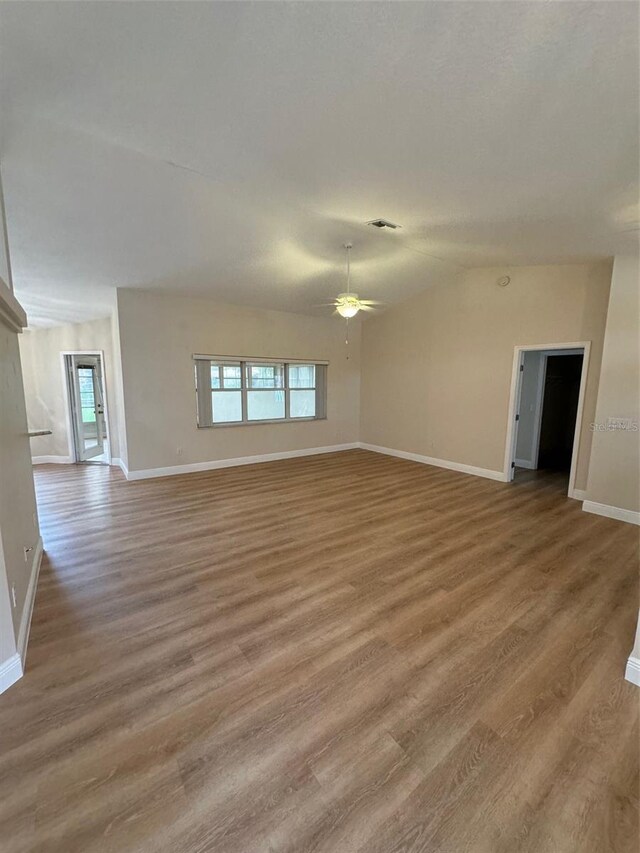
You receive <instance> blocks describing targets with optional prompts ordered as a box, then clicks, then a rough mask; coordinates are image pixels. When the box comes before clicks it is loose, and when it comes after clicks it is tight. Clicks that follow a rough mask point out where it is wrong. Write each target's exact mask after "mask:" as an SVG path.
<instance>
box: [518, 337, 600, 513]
mask: <svg viewBox="0 0 640 853" xmlns="http://www.w3.org/2000/svg"><path fill="white" fill-rule="evenodd" d="M588 362H589V342H581V343H571V344H554V345H552V346H549V345H538V346H532V347H516V351H515V356H514V375H513V380H512V389H511V404H510V407H509V431H508V435H507V448H506V455H505V479H506V480H507V481H511V480H513V479H514V478H515V479H518V478H520V479H523V478H527V477H529V478H530V477H531V476H532V475H531V474H527V471H535V472H540V474H542V473H547V474H549V475H553V476H554V477H555V478H556V480H564V482H565V488H566V490H567V494H568V495H569V497H576V496H577V495H576V494H575V476H576V463H577V458H578V445H579V440H580V427H581V422H582V409H583V403H584V392H585V387H586V378H587V369H588Z"/></svg>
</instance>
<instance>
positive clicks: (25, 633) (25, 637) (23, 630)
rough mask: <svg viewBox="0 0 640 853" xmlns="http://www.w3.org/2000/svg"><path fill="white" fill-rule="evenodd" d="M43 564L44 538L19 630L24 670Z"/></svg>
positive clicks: (35, 554)
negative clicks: (39, 576)
mask: <svg viewBox="0 0 640 853" xmlns="http://www.w3.org/2000/svg"><path fill="white" fill-rule="evenodd" d="M41 563H42V537H40V538H39V539H38V542H37V544H36V547H35V548H34V549H33V559H32V561H31V573H30V576H29V586H28V587H27V594H26V596H25V599H24V608H23V610H22V618H21V619H20V628H19V629H18V654H19V655H20V658H21V660H22V668H23V670H24V667H25V664H26V662H27V644H28V642H29V630H30V628H31V615H32V614H33V605H34V603H35V600H36V589H37V587H38V575H39V574H40V565H41Z"/></svg>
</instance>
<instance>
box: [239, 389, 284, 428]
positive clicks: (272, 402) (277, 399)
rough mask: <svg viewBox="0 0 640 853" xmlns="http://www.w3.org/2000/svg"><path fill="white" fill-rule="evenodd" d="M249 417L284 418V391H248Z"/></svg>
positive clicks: (262, 419) (258, 418)
mask: <svg viewBox="0 0 640 853" xmlns="http://www.w3.org/2000/svg"><path fill="white" fill-rule="evenodd" d="M247 417H248V419H249V420H250V421H264V420H271V419H272V418H284V391H247Z"/></svg>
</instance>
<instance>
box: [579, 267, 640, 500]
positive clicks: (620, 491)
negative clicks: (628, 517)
mask: <svg viewBox="0 0 640 853" xmlns="http://www.w3.org/2000/svg"><path fill="white" fill-rule="evenodd" d="M608 418H631V421H632V424H635V431H633V430H631V431H622V430H615V431H609V430H604V431H602V430H599V429H596V430H595V431H594V433H593V449H592V452H591V465H590V468H589V485H588V489H587V498H588V500H590V501H595V502H596V503H602V504H607V505H608V506H614V507H620V508H622V509H628V510H632V511H634V512H640V432H638V431H637V430H638V425H639V424H640V269H639V264H638V256H637V255H625V256H617V257H616V259H615V261H614V265H613V276H612V279H611V295H610V298H609V311H608V314H607V326H606V331H605V338H604V352H603V356H602V370H601V373H600V390H599V393H598V405H597V407H596V414H595V418H594V421H595V424H596V426H600V425H601V426H604V427H606V426H607V421H608Z"/></svg>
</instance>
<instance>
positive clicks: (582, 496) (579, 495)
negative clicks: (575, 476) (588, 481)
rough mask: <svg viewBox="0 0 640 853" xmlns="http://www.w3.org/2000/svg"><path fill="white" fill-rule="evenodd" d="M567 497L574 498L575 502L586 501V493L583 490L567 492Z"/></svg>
mask: <svg viewBox="0 0 640 853" xmlns="http://www.w3.org/2000/svg"><path fill="white" fill-rule="evenodd" d="M569 497H570V498H574V499H575V500H577V501H586V499H587V492H586V490H585V489H572V490H571V491H570V492H569Z"/></svg>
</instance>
